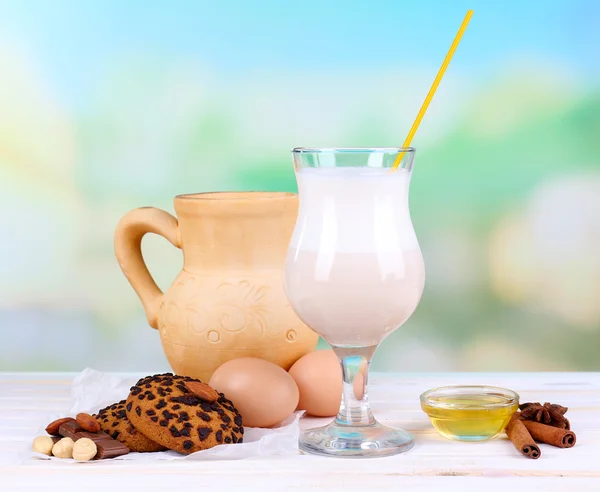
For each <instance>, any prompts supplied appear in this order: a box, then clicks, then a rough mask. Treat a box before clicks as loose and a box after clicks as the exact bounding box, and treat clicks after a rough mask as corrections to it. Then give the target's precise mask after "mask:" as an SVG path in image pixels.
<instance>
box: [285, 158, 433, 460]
mask: <svg viewBox="0 0 600 492" xmlns="http://www.w3.org/2000/svg"><path fill="white" fill-rule="evenodd" d="M399 155H400V157H401V159H402V160H401V163H400V166H399V168H398V169H397V170H392V169H391V168H392V167H393V164H394V161H395V160H396V158H397V157H398V156H399ZM413 157H414V149H413V148H345V149H344V148H338V149H326V148H321V149H319V148H297V149H294V150H293V158H294V167H295V171H296V179H297V181H298V195H299V210H298V219H297V222H296V226H295V229H294V233H293V235H292V239H291V242H290V246H289V250H288V254H287V259H286V266H285V284H286V293H287V297H288V299H289V301H290V304H291V306H292V308H293V309H294V310H295V311H296V313H297V314H298V316H299V317H300V318H301V319H302V320H303V321H304V322H305V323H306V324H307V325H308V326H309V327H310V328H312V329H313V330H314V331H316V332H317V333H318V334H319V335H321V336H322V337H323V338H324V339H325V340H326V341H327V342H328V343H329V344H330V345H331V347H332V348H333V350H334V351H335V353H336V355H337V357H338V359H339V361H340V365H341V370H342V376H343V396H342V402H341V405H340V410H339V413H338V415H337V417H336V419H335V420H334V421H333V422H332V423H331V424H330V425H327V426H325V427H319V428H317V429H310V430H307V431H304V432H303V433H302V435H301V437H300V449H301V450H303V451H306V452H309V453H313V454H321V455H327V456H339V457H374V456H387V455H392V454H396V453H401V452H403V451H407V450H409V449H410V448H412V447H413V445H414V439H413V437H412V436H411V435H410V434H409V433H407V432H405V431H403V430H399V429H392V428H388V427H385V426H383V425H381V424H380V423H379V422H377V421H376V420H375V418H374V417H373V414H372V413H371V408H370V405H369V398H368V392H367V381H368V368H369V364H370V362H371V358H372V357H373V354H374V353H375V350H376V349H377V347H378V345H379V344H380V343H381V341H382V340H383V339H384V338H385V337H386V336H387V335H389V334H390V333H391V332H393V331H394V330H396V329H397V328H398V327H400V326H401V325H402V324H403V323H404V322H405V321H406V320H407V319H408V318H409V317H410V315H411V314H412V313H413V311H414V310H415V309H416V307H417V305H418V303H419V301H420V299H421V294H422V293H423V286H424V282H425V268H424V265H423V257H422V255H421V250H420V248H419V243H418V241H417V238H416V235H415V232H414V229H413V226H412V221H411V218H410V212H409V206H408V189H409V183H410V176H411V170H412V163H413Z"/></svg>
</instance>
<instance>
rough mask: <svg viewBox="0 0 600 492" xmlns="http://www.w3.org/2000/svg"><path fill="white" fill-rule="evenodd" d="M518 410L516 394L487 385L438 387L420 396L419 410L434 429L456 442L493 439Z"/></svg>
mask: <svg viewBox="0 0 600 492" xmlns="http://www.w3.org/2000/svg"><path fill="white" fill-rule="evenodd" d="M518 407H519V398H518V395H517V394H516V393H514V392H513V391H510V390H505V389H502V388H494V387H489V386H487V387H486V386H462V387H446V388H438V389H435V390H431V391H428V392H426V393H424V394H423V395H421V408H422V409H423V410H424V411H425V413H427V415H428V416H429V418H430V420H431V423H432V424H433V426H434V427H435V429H436V430H437V431H438V432H439V433H440V434H441V435H442V436H444V437H446V438H448V439H454V440H458V441H473V442H476V441H486V440H488V439H492V438H494V437H496V436H497V435H498V434H499V433H500V432H502V431H503V430H504V428H505V427H506V425H507V424H508V422H509V420H510V418H511V416H512V415H513V413H514V412H515V411H516V410H517V409H518Z"/></svg>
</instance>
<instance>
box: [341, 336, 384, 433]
mask: <svg viewBox="0 0 600 492" xmlns="http://www.w3.org/2000/svg"><path fill="white" fill-rule="evenodd" d="M332 348H333V351H334V352H335V354H336V355H337V357H338V360H339V361H340V366H341V368H342V377H343V382H344V385H343V391H342V403H341V405H340V411H339V412H338V415H337V417H336V419H335V423H336V424H338V425H353V426H366V425H373V424H374V423H375V418H374V417H373V414H372V413H371V405H370V404H369V395H368V393H367V381H368V379H369V365H370V364H371V358H372V357H373V354H374V353H375V350H376V349H377V345H373V346H370V347H339V346H335V345H332Z"/></svg>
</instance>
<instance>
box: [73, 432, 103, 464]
mask: <svg viewBox="0 0 600 492" xmlns="http://www.w3.org/2000/svg"><path fill="white" fill-rule="evenodd" d="M97 452H98V448H97V446H96V443H95V442H94V441H92V440H91V439H88V438H87V437H82V438H81V439H78V440H77V441H76V442H75V446H73V458H75V459H76V460H77V461H89V460H91V459H92V458H93V457H94V456H96V453H97Z"/></svg>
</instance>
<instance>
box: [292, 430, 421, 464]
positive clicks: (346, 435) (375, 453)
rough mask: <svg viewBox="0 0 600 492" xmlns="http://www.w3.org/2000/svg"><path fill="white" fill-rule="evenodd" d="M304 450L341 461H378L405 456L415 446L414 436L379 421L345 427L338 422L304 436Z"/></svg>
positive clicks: (309, 431) (301, 446) (303, 433)
mask: <svg viewBox="0 0 600 492" xmlns="http://www.w3.org/2000/svg"><path fill="white" fill-rule="evenodd" d="M299 445H300V450H301V451H304V452H305V453H310V454H318V455H321V456H335V457H338V458H378V457H380V456H391V455H394V454H399V453H404V452H406V451H408V450H409V449H412V447H413V446H414V445H415V439H414V438H413V436H412V435H411V434H409V433H408V432H405V431H403V430H400V429H392V428H390V427H385V426H383V425H381V424H380V423H379V422H375V423H374V424H372V425H365V426H345V425H339V424H336V423H335V422H333V423H331V424H329V425H326V426H325V427H318V428H316V429H308V430H305V431H303V432H301V433H300V440H299Z"/></svg>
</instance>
